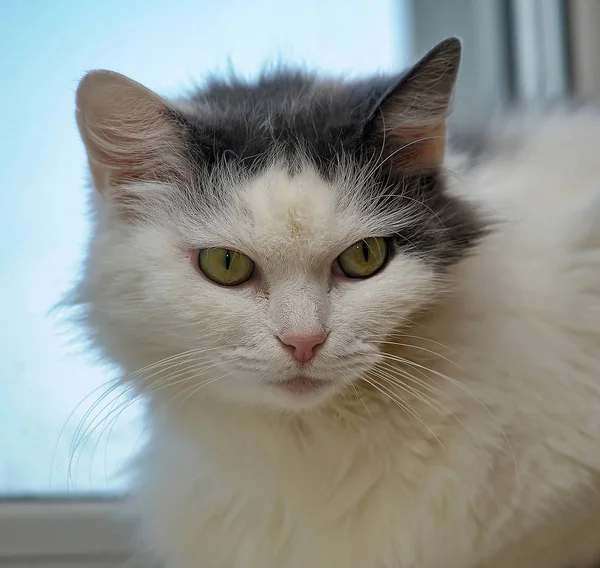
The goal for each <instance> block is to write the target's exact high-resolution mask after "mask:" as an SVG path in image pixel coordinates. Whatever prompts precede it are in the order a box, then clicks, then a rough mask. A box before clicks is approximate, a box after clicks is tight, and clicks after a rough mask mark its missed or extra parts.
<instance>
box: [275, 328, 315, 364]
mask: <svg viewBox="0 0 600 568" xmlns="http://www.w3.org/2000/svg"><path fill="white" fill-rule="evenodd" d="M326 339H327V334H326V333H315V334H311V335H292V334H289V335H288V334H285V335H282V336H281V337H280V340H281V343H283V345H284V346H285V348H286V349H287V350H288V351H289V352H290V353H291V354H292V356H293V357H294V359H296V361H298V363H300V365H306V363H308V362H309V361H310V360H311V359H312V358H313V357H314V356H315V355H316V353H317V349H318V347H319V345H322V344H323V343H324V342H325V340H326Z"/></svg>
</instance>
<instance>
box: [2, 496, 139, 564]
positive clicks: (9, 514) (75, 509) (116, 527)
mask: <svg viewBox="0 0 600 568" xmlns="http://www.w3.org/2000/svg"><path fill="white" fill-rule="evenodd" d="M131 535H132V523H131V522H129V521H127V520H126V519H125V518H123V517H122V516H121V515H120V502H119V501H118V500H92V499H90V500H78V499H51V498H50V499H42V498H40V499H35V500H26V499H24V500H19V499H16V500H5V501H0V566H5V565H18V566H29V565H31V566H33V565H39V564H44V566H48V567H50V566H52V567H59V566H68V565H71V564H77V566H85V565H88V564H93V565H94V566H97V567H98V568H100V567H101V566H107V567H108V566H110V567H114V566H118V565H122V564H123V563H124V562H125V561H126V560H127V558H128V557H129V550H130V542H131Z"/></svg>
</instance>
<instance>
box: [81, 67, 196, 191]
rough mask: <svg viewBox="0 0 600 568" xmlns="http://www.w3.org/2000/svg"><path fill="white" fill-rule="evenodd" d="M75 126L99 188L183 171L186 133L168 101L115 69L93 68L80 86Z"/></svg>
mask: <svg viewBox="0 0 600 568" xmlns="http://www.w3.org/2000/svg"><path fill="white" fill-rule="evenodd" d="M76 101H77V110H76V118H77V126H78V127H79V133H80V135H81V138H82V140H83V143H84V144H85V148H86V151H87V156H88V161H89V165H90V170H91V174H92V178H93V181H94V185H95V187H96V189H97V190H98V191H104V190H106V189H109V188H116V187H119V186H123V185H126V184H128V183H132V182H139V181H173V180H174V179H176V178H177V176H178V175H181V173H182V172H183V171H184V170H185V167H184V164H183V162H184V158H183V156H184V147H185V146H184V138H183V136H184V133H183V126H182V124H181V122H180V121H179V120H178V115H177V113H176V112H175V111H173V109H172V108H171V107H170V106H169V104H168V103H167V102H166V101H165V100H164V99H162V98H161V97H159V96H158V95H157V94H155V93H153V92H152V91H150V90H149V89H147V88H146V87H144V86H142V85H140V84H139V83H136V82H135V81H132V80H131V79H129V78H127V77H125V76H124V75H120V74H119V73H113V72H111V71H91V72H90V73H88V74H87V75H86V76H85V77H84V78H83V79H82V80H81V82H80V83H79V87H78V89H77V96H76Z"/></svg>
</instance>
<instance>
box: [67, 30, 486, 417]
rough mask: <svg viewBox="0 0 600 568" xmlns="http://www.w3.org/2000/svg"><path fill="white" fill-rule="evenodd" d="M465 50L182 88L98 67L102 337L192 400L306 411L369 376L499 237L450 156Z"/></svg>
mask: <svg viewBox="0 0 600 568" xmlns="http://www.w3.org/2000/svg"><path fill="white" fill-rule="evenodd" d="M459 61H460V43H459V41H458V40H456V39H449V40H446V41H444V42H442V43H441V44H439V45H438V46H437V47H436V48H434V49H433V50H432V51H431V52H429V53H428V54H427V55H426V56H425V57H424V58H423V59H422V60H421V61H420V62H419V63H418V64H417V65H415V66H414V67H413V68H412V69H410V70H409V71H408V72H406V73H404V74H403V75H402V76H399V77H395V78H390V77H388V78H386V77H376V78H373V79H372V80H361V81H337V80H322V79H319V78H317V77H314V76H312V75H307V74H304V73H291V72H288V71H285V72H276V73H273V74H271V75H268V76H265V77H263V78H261V79H260V80H259V81H257V82H256V83H242V82H236V81H233V82H229V83H219V82H214V83H212V84H210V85H209V86H208V87H207V88H205V89H204V90H202V91H200V92H198V93H197V94H195V95H194V96H192V97H190V98H189V99H186V100H183V101H177V102H168V101H166V100H164V99H162V98H161V97H159V96H158V95H156V94H154V93H153V92H151V91H149V90H147V89H146V88H144V87H142V86H141V85H139V84H138V83H135V82H133V81H131V80H129V79H127V78H125V77H123V76H121V75H118V74H115V73H110V72H106V71H99V72H92V73H90V74H88V75H87V76H86V77H85V78H84V79H83V80H82V82H81V84H80V86H79V89H78V93H77V122H78V125H79V129H80V133H81V136H82V138H83V141H84V143H85V146H86V149H87V153H88V158H89V165H90V170H91V174H92V178H93V184H94V186H95V189H96V192H95V194H96V197H95V204H96V205H95V210H96V215H97V218H96V227H95V235H94V238H93V240H92V244H91V247H90V253H89V259H88V263H87V269H86V275H85V278H84V281H83V283H82V286H81V296H82V301H83V302H84V304H85V305H86V311H87V324H88V326H89V328H90V329H91V331H92V334H93V338H94V341H95V342H96V343H97V344H98V346H99V347H100V348H102V349H103V350H104V351H105V352H106V353H107V355H108V356H109V357H110V358H111V359H113V360H114V361H116V362H117V363H119V364H121V365H122V366H123V367H124V368H125V369H126V371H127V372H128V373H130V377H131V380H134V381H137V386H138V388H139V389H140V390H142V392H146V393H148V394H149V395H150V396H160V394H159V392H160V391H163V392H165V393H169V394H168V396H169V397H172V398H173V399H174V400H178V397H180V399H181V400H184V399H190V398H193V397H207V398H211V397H215V396H217V397H222V398H225V399H228V400H235V401H238V402H248V403H269V404H274V405H276V406H279V407H284V408H305V407H307V406H309V407H310V406H313V405H316V404H318V403H319V402H322V401H323V400H325V399H327V398H328V397H331V396H335V392H336V391H337V392H339V391H340V390H343V389H345V388H346V387H347V386H348V385H351V384H352V383H353V382H355V381H359V380H360V377H361V374H362V373H364V372H365V371H367V370H369V369H370V368H371V367H372V366H373V365H375V364H376V363H377V362H378V361H379V360H380V350H381V346H382V342H384V341H385V339H386V337H388V336H389V334H390V333H392V332H393V331H394V330H397V329H398V328H401V327H402V326H404V325H405V324H406V323H407V322H408V321H410V318H411V315H412V314H414V312H415V311H416V310H418V309H420V308H422V307H423V306H424V305H426V304H428V303H429V302H431V300H433V299H435V297H436V295H437V294H438V293H439V291H440V287H441V286H443V283H444V276H445V274H446V273H447V271H448V269H449V267H450V266H451V265H452V264H454V263H455V262H457V261H458V260H460V259H461V258H462V257H463V256H464V255H465V254H466V253H467V251H469V249H470V248H471V247H472V246H473V244H474V243H475V241H476V240H477V238H478V236H479V234H480V231H481V227H480V224H479V222H478V220H477V218H476V216H475V214H474V213H473V211H472V210H471V209H470V208H469V207H468V206H467V205H466V204H464V203H462V202H460V201H458V200H457V199H454V198H452V197H451V196H450V195H448V194H447V192H446V191H445V188H444V179H443V175H442V172H441V169H440V166H441V163H442V160H443V154H444V146H445V122H446V118H447V114H448V111H449V106H450V100H451V95H452V90H453V87H454V83H455V80H456V74H457V71H458V67H459Z"/></svg>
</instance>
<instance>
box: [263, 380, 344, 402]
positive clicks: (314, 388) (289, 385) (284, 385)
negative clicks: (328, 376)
mask: <svg viewBox="0 0 600 568" xmlns="http://www.w3.org/2000/svg"><path fill="white" fill-rule="evenodd" d="M332 384H333V383H332V381H328V380H323V379H311V378H310V377H305V376H302V375H298V376H296V377H292V378H291V379H286V380H283V381H277V382H272V383H271V385H273V386H274V387H275V388H277V389H278V390H280V391H283V392H285V393H288V394H290V395H292V396H298V397H301V396H302V397H303V396H310V395H314V394H317V393H320V392H322V391H323V390H324V389H326V388H328V387H331V385H332Z"/></svg>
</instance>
